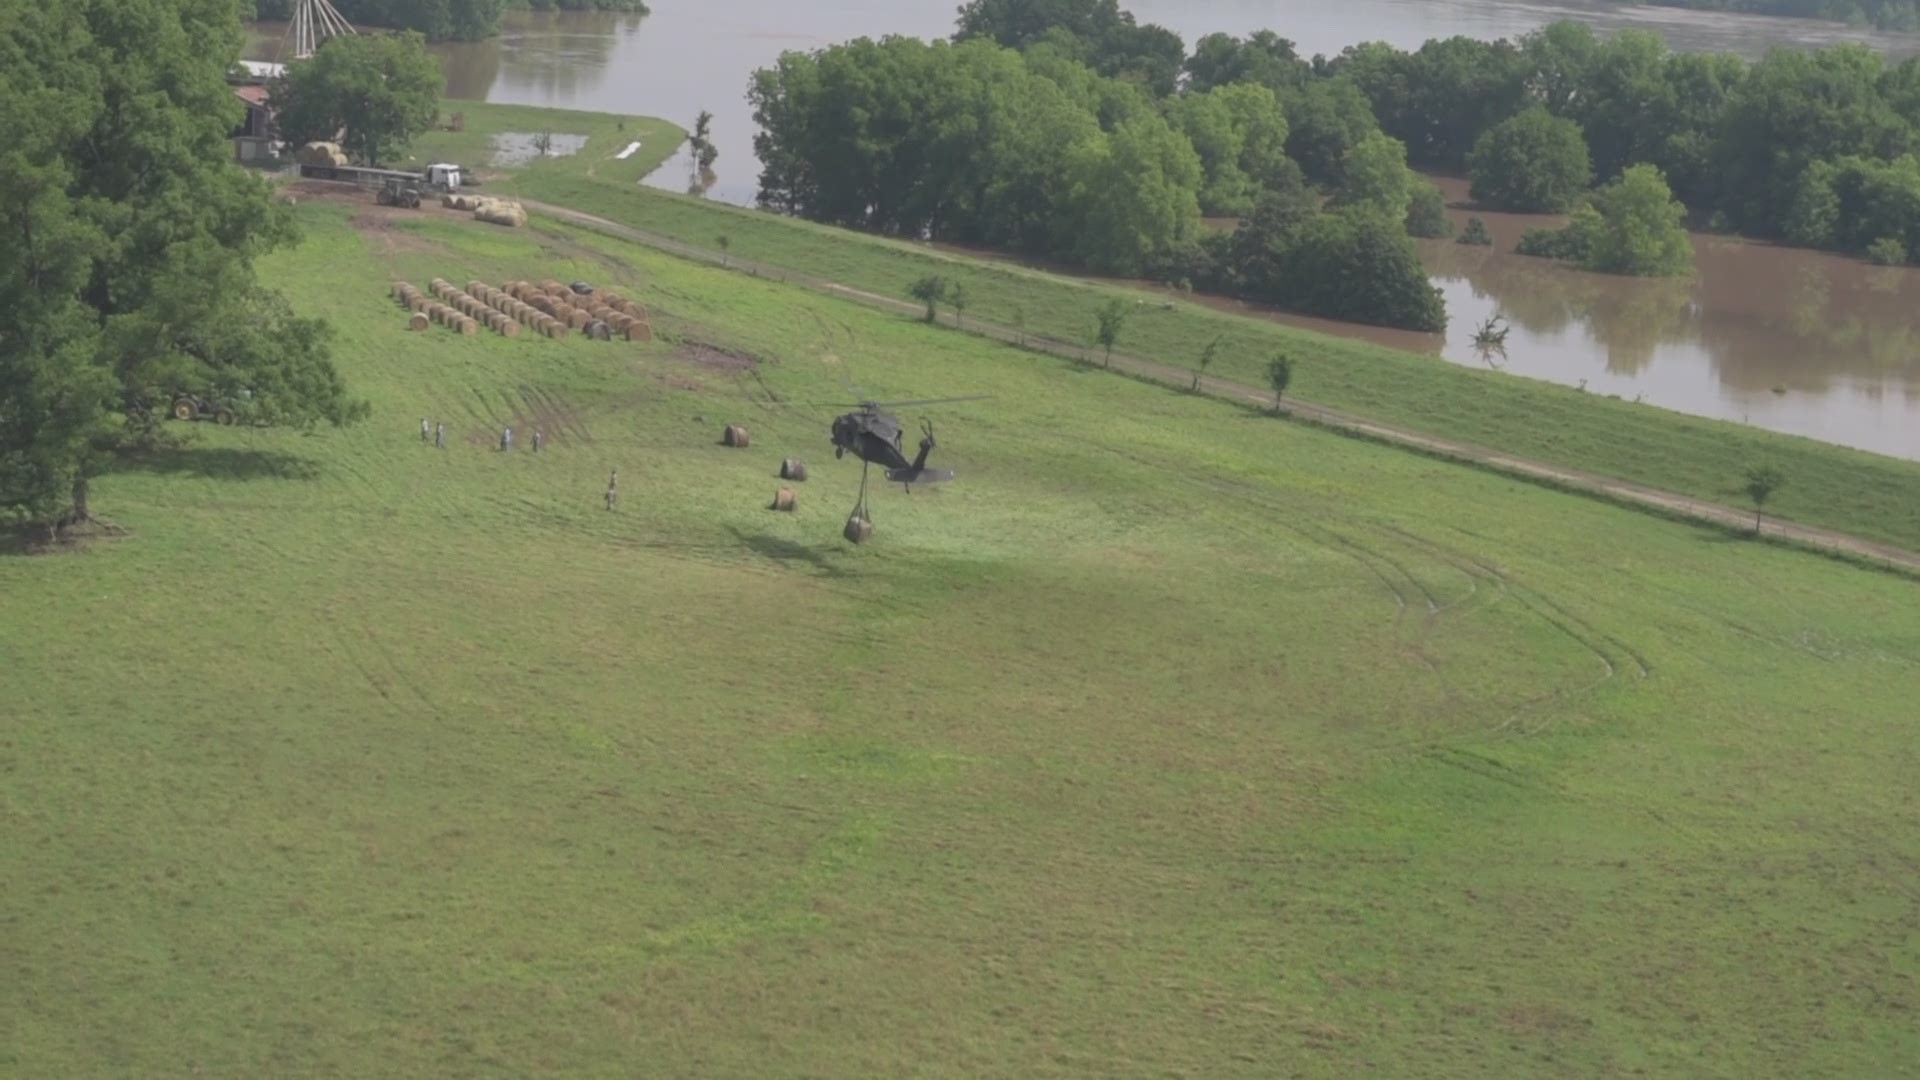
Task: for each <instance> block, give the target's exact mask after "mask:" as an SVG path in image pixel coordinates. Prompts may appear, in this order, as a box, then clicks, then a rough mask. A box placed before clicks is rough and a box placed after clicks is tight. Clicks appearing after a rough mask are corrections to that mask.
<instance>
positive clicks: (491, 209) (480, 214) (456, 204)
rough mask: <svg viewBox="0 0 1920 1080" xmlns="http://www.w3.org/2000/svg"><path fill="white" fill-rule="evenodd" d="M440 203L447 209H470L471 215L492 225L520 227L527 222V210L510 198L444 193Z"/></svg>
mask: <svg viewBox="0 0 1920 1080" xmlns="http://www.w3.org/2000/svg"><path fill="white" fill-rule="evenodd" d="M440 205H442V206H444V207H446V208H447V209H449V210H471V211H473V216H474V217H475V218H477V219H479V220H481V221H485V222H488V223H489V224H493V225H507V226H510V227H512V228H516V229H517V228H520V227H521V226H523V225H525V224H526V223H527V211H526V209H525V208H524V207H522V206H521V205H520V204H519V203H518V202H516V201H514V200H512V199H495V198H492V197H490V196H486V195H444V196H441V198H440Z"/></svg>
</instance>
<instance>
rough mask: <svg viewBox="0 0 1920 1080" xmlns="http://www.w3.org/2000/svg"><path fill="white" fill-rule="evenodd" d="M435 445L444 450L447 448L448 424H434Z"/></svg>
mask: <svg viewBox="0 0 1920 1080" xmlns="http://www.w3.org/2000/svg"><path fill="white" fill-rule="evenodd" d="M433 445H435V446H437V447H439V448H440V449H442V450H445V449H446V448H447V425H445V424H435V425H433Z"/></svg>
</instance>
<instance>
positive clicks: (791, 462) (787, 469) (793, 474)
mask: <svg viewBox="0 0 1920 1080" xmlns="http://www.w3.org/2000/svg"><path fill="white" fill-rule="evenodd" d="M780 479H782V480H792V481H793V482H794V483H796V484H804V483H806V482H807V463H806V462H804V461H801V460H800V459H799V458H786V459H785V460H783V461H781V462H780Z"/></svg>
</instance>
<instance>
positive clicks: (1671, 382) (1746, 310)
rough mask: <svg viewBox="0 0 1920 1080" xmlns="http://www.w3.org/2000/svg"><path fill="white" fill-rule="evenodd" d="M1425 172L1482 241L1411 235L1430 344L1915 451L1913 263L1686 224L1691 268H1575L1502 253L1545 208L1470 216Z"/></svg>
mask: <svg viewBox="0 0 1920 1080" xmlns="http://www.w3.org/2000/svg"><path fill="white" fill-rule="evenodd" d="M1438 183H1439V184H1440V185H1441V188H1442V190H1443V191H1445V192H1446V193H1447V195H1448V198H1449V202H1450V204H1451V205H1450V210H1449V213H1450V214H1451V215H1452V217H1453V219H1454V222H1455V225H1456V227H1458V226H1459V225H1462V224H1464V223H1465V221H1466V219H1467V218H1468V217H1469V216H1478V217H1480V218H1481V219H1482V220H1483V221H1485V222H1486V223H1487V227H1488V230H1489V231H1490V232H1491V233H1492V234H1493V237H1494V246H1493V247H1491V248H1484V247H1480V248H1473V247H1464V246H1462V245H1459V244H1454V243H1450V242H1447V241H1438V240H1423V241H1421V242H1420V253H1421V258H1422V261H1423V262H1424V263H1425V264H1426V266H1427V270H1428V272H1429V273H1430V274H1431V275H1432V277H1433V280H1434V283H1435V284H1436V285H1438V286H1439V287H1440V289H1441V291H1442V292H1444V293H1445V294H1446V299H1447V313H1448V316H1449V318H1450V323H1449V327H1448V330H1447V333H1446V335H1445V336H1444V338H1442V337H1441V336H1439V335H1432V336H1430V337H1429V343H1428V345H1427V349H1428V350H1429V351H1432V352H1435V353H1437V354H1438V355H1440V356H1442V357H1444V358H1445V359H1447V360H1449V361H1451V362H1453V363H1457V364H1466V365H1478V366H1492V367H1499V368H1501V369H1502V370H1505V371H1508V372H1511V373H1513V374H1516V375H1526V376H1530V377H1533V378H1539V379H1547V380H1550V381H1553V382H1558V383H1564V384H1567V385H1573V386H1584V387H1586V389H1587V390H1588V391H1589V392H1591V393H1598V394H1614V395H1618V396H1620V397H1623V398H1628V399H1640V400H1644V401H1646V402H1649V403H1651V404H1654V405H1660V406H1663V407H1665V408H1669V409H1677V410H1679V411H1681V412H1687V413H1693V414H1695V415H1697V416H1711V417H1716V418H1719V419H1723V420H1734V421H1738V422H1741V423H1747V424H1753V425H1755V426H1757V427H1763V428H1767V429H1769V430H1773V431H1781V432H1787V433H1790V434H1794V435H1805V436H1808V437H1810V438H1815V439H1821V440H1823V441H1826V442H1833V443H1840V444H1842V445H1846V446H1854V447H1858V448H1860V449H1863V450H1873V451H1876V452H1878V453H1882V454H1890V455H1893V456H1896V457H1904V458H1911V459H1916V460H1920V269H1915V268H1913V267H1899V268H1894V267H1876V266H1871V265H1869V264H1867V263H1865V262H1862V261H1860V260H1858V259H1851V258H1845V257H1842V256H1838V255H1833V254H1829V253H1826V252H1818V251H1805V250H1801V249H1797V248H1788V247H1779V246H1775V245H1771V244H1762V243H1755V242H1751V241H1746V240H1737V239H1730V238H1725V237H1714V236H1703V235H1695V236H1694V237H1693V248H1694V260H1695V264H1696V268H1697V272H1696V274H1695V275H1694V277H1693V278H1691V279H1686V280H1674V281H1662V280H1649V279H1645V278H1623V277H1617V276H1613V275H1609V274H1590V273H1587V272H1585V271H1582V270H1576V269H1573V268H1572V267H1568V266H1563V265H1560V264H1556V263H1553V262H1550V261H1547V260H1543V259H1534V258H1527V257H1525V256H1521V255H1515V254H1512V250H1513V245H1514V244H1515V243H1516V242H1517V241H1518V240H1519V239H1520V235H1521V233H1522V232H1524V231H1525V230H1526V229H1527V228H1530V227H1538V226H1543V225H1551V224H1555V223H1556V221H1557V219H1553V218H1548V217H1537V216H1529V215H1520V214H1477V215H1474V214H1472V213H1470V212H1469V211H1467V210H1465V209H1463V207H1464V206H1465V201H1466V184H1465V183H1464V182H1463V181H1459V180H1440V181H1438ZM1494 316H1499V317H1501V318H1503V319H1505V320H1506V321H1507V323H1508V324H1509V325H1510V326H1511V327H1512V330H1511V332H1510V334H1509V336H1508V338H1507V343H1506V350H1505V355H1504V357H1502V356H1494V357H1484V356H1482V355H1481V354H1480V352H1479V350H1477V349H1476V348H1475V347H1474V344H1473V335H1474V331H1475V330H1476V329H1477V328H1478V327H1479V326H1480V325H1481V323H1482V322H1484V321H1485V320H1486V319H1488V318H1491V317H1494ZM1346 332H1347V333H1359V334H1361V335H1363V336H1369V337H1373V336H1376V335H1374V334H1372V333H1368V332H1365V331H1353V330H1347V331H1346ZM1392 343H1393V344H1397V345H1400V346H1401V347H1406V345H1407V344H1408V343H1407V342H1406V340H1405V336H1404V335H1402V336H1400V338H1399V340H1397V341H1394V342H1392Z"/></svg>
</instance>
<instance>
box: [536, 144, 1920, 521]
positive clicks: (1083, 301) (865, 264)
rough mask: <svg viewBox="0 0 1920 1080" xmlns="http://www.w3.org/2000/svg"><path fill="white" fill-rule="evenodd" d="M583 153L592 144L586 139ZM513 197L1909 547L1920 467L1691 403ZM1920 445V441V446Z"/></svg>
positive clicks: (721, 225) (815, 244)
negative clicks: (1119, 332)
mask: <svg viewBox="0 0 1920 1080" xmlns="http://www.w3.org/2000/svg"><path fill="white" fill-rule="evenodd" d="M590 148H591V144H590ZM512 184H513V186H514V187H515V188H516V189H517V190H518V191H519V192H520V193H522V194H524V195H526V196H528V197H530V198H536V199H541V200H544V201H547V202H550V203H554V204H558V205H562V206H567V207H570V208H573V209H576V210H583V211H586V212H589V213H594V214H598V215H601V216H603V217H607V218H610V219H612V220H615V221H618V222H621V223H623V224H627V225H631V226H633V227H636V228H641V229H647V230H651V231H654V232H657V233H660V234H662V235H665V236H669V237H673V238H675V239H677V240H680V241H682V242H685V243H691V244H697V245H701V246H703V247H706V248H710V249H711V248H715V247H716V246H717V242H716V241H717V238H718V237H719V236H721V235H723V234H724V235H726V236H727V237H728V238H729V241H730V245H731V246H730V249H729V250H730V253H731V255H732V256H734V257H735V258H738V259H741V260H749V261H757V262H761V263H764V264H767V265H770V266H775V267H781V268H784V269H788V270H792V271H796V272H799V273H803V274H809V275H813V276H815V277H818V278H824V279H827V280H831V281H835V282H840V283H844V284H846V285H849V286H852V287H854V288H857V289H862V290H866V291H869V292H873V293H877V294H880V295H883V296H889V297H896V298H904V297H905V296H906V295H907V289H908V287H909V286H910V285H911V284H912V283H913V282H914V281H916V280H918V279H919V278H921V277H924V276H925V275H927V274H933V273H937V274H941V275H944V276H945V277H947V278H948V279H950V280H952V281H957V282H962V283H964V284H965V285H966V287H967V290H968V294H969V297H970V304H969V309H968V314H969V316H970V317H972V318H977V319H984V320H988V321H992V322H997V323H1001V324H1003V325H1009V326H1024V327H1025V328H1027V329H1028V330H1030V331H1031V332H1033V333H1035V334H1039V335H1045V336H1049V337H1052V338H1055V339H1057V340H1062V341H1066V342H1072V343H1081V344H1086V343H1090V342H1091V341H1092V338H1093V334H1094V328H1095V326H1096V312H1097V311H1098V309H1099V308H1100V307H1101V306H1103V305H1105V304H1106V303H1108V302H1109V301H1110V300H1111V299H1113V298H1114V297H1119V298H1121V299H1122V300H1124V301H1126V302H1127V303H1129V304H1136V305H1137V306H1136V309H1135V313H1134V315H1133V316H1132V317H1131V319H1130V320H1129V321H1128V323H1127V324H1126V328H1125V331H1124V334H1123V336H1122V339H1121V343H1120V348H1121V350H1122V351H1125V352H1130V353H1134V354H1137V355H1142V356H1148V357H1152V358H1154V359H1156V360H1160V361H1162V362H1164V363H1168V364H1172V365H1175V366H1180V367H1187V368H1192V367H1194V366H1196V365H1197V363H1198V361H1199V357H1200V354H1201V353H1202V351H1203V350H1204V349H1205V348H1206V346H1207V344H1208V343H1209V342H1211V341H1213V340H1215V339H1216V338H1218V339H1220V342H1221V348H1220V352H1219V356H1218V360H1217V361H1216V363H1215V366H1214V368H1213V371H1214V373H1215V374H1217V375H1220V376H1223V377H1226V378H1230V379H1236V380H1238V381H1241V382H1244V383H1246V384H1249V385H1253V386H1264V385H1265V382H1266V367H1267V362H1268V359H1269V358H1270V357H1272V356H1273V355H1275V354H1276V353H1280V352H1284V353H1286V354H1288V355H1290V356H1292V357H1293V358H1294V360H1295V371H1294V379H1293V387H1292V390H1291V391H1290V392H1292V393H1294V394H1296V395H1298V396H1299V397H1301V398H1303V399H1306V400H1309V401H1312V402H1314V403H1315V404H1320V405H1327V406H1332V407H1334V408H1338V409H1343V410H1347V411H1349V412H1352V413H1355V414H1357V415H1360V416H1363V417H1366V418H1368V419H1371V420H1377V421H1382V422H1387V423H1393V424H1398V425H1402V426H1404V427H1406V428H1409V429H1412V430H1415V431H1419V432H1424V433H1427V434H1432V435H1438V436H1442V437H1445V438H1449V439H1457V440H1461V441H1464V442H1467V443H1470V444H1473V445H1477V446H1480V447H1483V448H1486V449H1491V450H1498V451H1503V452H1506V453H1509V454H1517V455H1521V456H1524V457H1528V458H1532V459H1535V460H1538V461H1541V462H1545V463H1548V464H1552V465H1557V466H1562V467H1566V468H1573V469H1580V470H1584V471H1588V472H1592V473H1597V474H1599V475H1602V476H1606V477H1610V478H1615V479H1620V480H1626V481H1630V482H1633V483H1639V484H1645V485H1649V486H1652V487H1656V488H1662V489H1665V490H1668V491H1673V492H1677V493H1680V494H1683V495H1687V496H1691V497H1693V498H1698V499H1702V500H1706V501H1711V502H1719V503H1733V504H1743V503H1744V501H1745V498H1746V497H1745V495H1744V493H1743V492H1742V490H1741V489H1742V487H1743V485H1744V477H1745V475H1746V470H1747V469H1748V468H1749V467H1750V466H1754V465H1760V464H1771V465H1773V466H1774V467H1776V468H1778V469H1779V470H1780V471H1781V472H1782V473H1783V474H1784V475H1785V476H1786V478H1787V483H1786V486H1785V487H1783V488H1782V489H1781V490H1780V491H1779V492H1778V493H1777V494H1776V495H1775V496H1774V500H1773V502H1772V503H1771V504H1770V510H1772V511H1773V512H1776V513H1778V514H1779V515H1780V516H1783V517H1787V518H1791V519H1793V520H1795V521H1800V522H1803V523H1806V524H1809V525H1816V526H1823V527H1826V528H1832V529H1838V530H1841V531H1844V532H1850V533H1854V534H1856V535H1859V536H1863V537H1867V538H1870V539H1873V540H1878V541H1882V542H1885V543H1890V544H1894V545H1897V546H1903V547H1907V548H1910V549H1920V462H1916V461H1911V460H1903V459H1896V458H1889V457H1884V456H1880V455H1876V454H1869V453H1865V452H1862V451H1858V450H1852V449H1848V448H1845V447H1839V446H1833V445H1830V444H1826V443H1820V442H1816V441H1814V440H1811V439H1804V438H1799V437H1795V436H1789V435H1780V434H1776V433H1773V432H1769V431H1765V430H1763V429H1759V428H1753V427H1748V426H1745V425H1740V424H1733V423H1728V422H1725V421H1719V420H1708V419H1702V418H1699V417H1692V416H1687V415H1685V414H1682V413H1677V412H1672V411H1669V410H1666V409H1661V408H1658V407H1655V406H1652V405H1643V404H1637V403H1634V402H1629V401H1624V400H1620V399H1617V398H1609V397H1604V396H1601V395H1598V394H1588V393H1585V392H1582V391H1580V390H1577V389H1575V388H1572V387H1565V386H1557V385H1554V384H1551V383H1545V382H1541V381H1538V380H1533V379H1527V378H1523V377H1520V376H1516V375H1508V374H1506V373H1504V372H1496V371H1480V370H1474V369H1468V368H1462V367H1458V366H1455V365H1451V364H1447V363H1444V362H1442V361H1439V360H1436V359H1434V358H1432V357H1429V356H1417V355H1414V354H1411V353H1405V352H1401V351H1398V350H1394V349H1389V348H1385V347H1382V346H1377V345H1371V344H1368V343H1364V342H1358V341H1348V340H1342V339H1339V338H1334V337H1329V336H1327V335H1323V334H1317V333H1313V332H1311V331H1305V330H1299V329H1295V328H1292V327H1287V326H1281V325H1278V324H1275V323H1272V322H1269V321H1267V320H1264V319H1260V318H1257V317H1250V316H1243V315H1235V314H1233V313H1230V312H1221V311H1217V310H1214V309H1212V308H1208V307H1206V306H1203V305H1201V304H1196V303H1192V302H1189V301H1185V300H1180V299H1176V298H1173V297H1171V296H1167V295H1157V296H1155V297H1153V298H1150V299H1143V298H1142V296H1141V293H1140V292H1139V291H1138V290H1135V289H1129V288H1124V287H1119V286H1116V285H1113V284H1109V283H1102V282H1097V281H1091V280H1083V279H1076V278H1073V277H1070V276H1065V275H1058V274H1049V273H1044V272H1041V271H1038V270H1033V269H1029V268H1025V267H1019V266H1013V265H1009V264H1007V263H1005V262H996V261H991V260H984V259H978V258H970V257H967V256H963V255H957V254H953V253H949V252H944V251H935V250H933V249H931V248H929V247H928V246H926V245H920V244H913V243H907V242H902V241H897V240H888V239H883V238H879V237H874V236H868V235H864V234H860V233H855V232H849V231H847V230H841V229H833V228H828V227H825V226H820V225H815V224H813V223H810V222H804V221H797V220H794V219H790V218H785V217H781V216H778V215H775V214H770V213H766V212H762V211H756V210H744V209H740V208H737V207H732V206H727V205H724V204H719V203H714V202H710V201H707V200H703V199H699V198H694V197H690V196H685V195H678V194H674V193H670V192H664V191H659V190H655V189H652V188H646V187H642V186H636V185H631V184H622V185H615V184H608V183H605V182H603V181H602V180H601V179H600V178H597V177H590V176H588V175H586V173H585V170H584V169H583V168H581V167H579V166H578V165H574V166H568V165H566V164H564V163H563V164H561V165H559V166H558V167H550V168H543V169H541V170H540V171H538V172H530V173H528V174H526V175H525V176H523V177H519V178H516V179H514V180H513V181H512ZM1917 448H1920V444H1917Z"/></svg>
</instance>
